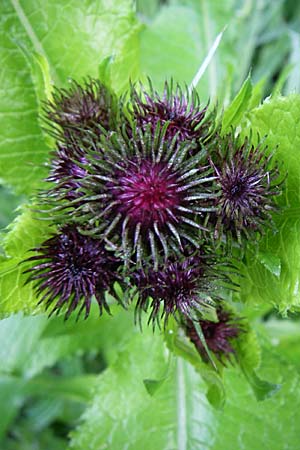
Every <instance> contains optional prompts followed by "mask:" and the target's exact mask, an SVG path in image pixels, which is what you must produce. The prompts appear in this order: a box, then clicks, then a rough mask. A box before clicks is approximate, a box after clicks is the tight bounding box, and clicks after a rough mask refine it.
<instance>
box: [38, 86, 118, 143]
mask: <svg viewBox="0 0 300 450" xmlns="http://www.w3.org/2000/svg"><path fill="white" fill-rule="evenodd" d="M52 97H53V98H52V100H51V101H49V102H48V103H47V104H46V106H45V114H46V119H47V122H48V123H49V124H50V125H51V126H52V128H53V129H54V134H55V135H56V137H58V140H60V141H61V140H62V141H63V142H65V141H66V142H69V140H70V139H72V138H74V137H75V138H77V139H78V138H82V137H83V136H85V134H86V132H88V133H91V134H92V135H94V134H95V135H99V134H101V132H102V131H101V128H103V129H105V130H110V129H113V128H115V126H116V119H117V100H116V97H115V95H114V94H113V93H112V92H111V91H110V90H109V89H108V88H107V87H106V86H105V85H103V84H102V83H101V82H100V81H99V80H95V79H88V80H87V81H85V82H84V83H83V84H82V85H80V84H79V83H77V82H76V81H72V82H71V85H70V87H69V88H68V89H58V88H56V89H55V91H54V93H53V96H52ZM57 126H58V127H57Z"/></svg>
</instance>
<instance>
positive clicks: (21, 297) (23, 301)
mask: <svg viewBox="0 0 300 450" xmlns="http://www.w3.org/2000/svg"><path fill="white" fill-rule="evenodd" d="M32 208H33V206H32V207H25V206H24V207H23V208H22V209H21V211H23V212H22V213H21V214H20V215H19V216H18V217H17V218H16V219H15V220H14V221H13V222H12V223H11V224H10V225H9V227H8V229H7V230H8V232H7V233H6V234H5V235H4V237H3V244H2V245H3V249H4V251H5V253H6V259H4V260H3V261H2V262H0V291H1V298H0V314H1V315H6V314H7V313H12V312H17V311H20V310H21V311H24V312H32V311H38V310H40V308H38V307H37V303H38V300H37V298H36V295H35V294H34V291H33V288H32V285H31V284H25V283H26V280H27V278H28V275H26V274H24V270H25V269H26V268H27V267H28V263H26V264H25V263H24V264H23V261H24V260H25V259H27V258H29V256H30V253H29V250H31V249H33V248H35V247H36V246H38V245H39V244H40V243H41V242H43V241H44V240H45V239H46V238H48V237H49V235H50V233H51V230H52V229H51V227H49V223H48V221H45V220H44V221H42V220H39V219H38V218H37V214H36V213H34V212H33V211H32Z"/></svg>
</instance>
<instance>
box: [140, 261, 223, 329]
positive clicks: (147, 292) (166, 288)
mask: <svg viewBox="0 0 300 450" xmlns="http://www.w3.org/2000/svg"><path fill="white" fill-rule="evenodd" d="M213 280H214V275H213V271H212V268H211V264H210V263H209V262H208V261H207V260H206V259H205V258H204V257H201V256H189V257H186V258H185V259H183V260H182V261H180V262H179V261H169V262H167V263H166V264H165V265H162V266H160V267H159V268H158V270H157V271H156V270H154V269H153V268H152V267H150V268H148V269H147V270H144V269H139V270H138V271H136V272H135V273H133V274H132V283H133V284H135V286H136V290H137V292H138V294H139V298H138V301H137V304H136V314H137V315H139V316H140V315H141V312H142V311H147V309H148V308H149V307H150V309H151V313H150V317H149V322H151V321H152V322H153V325H155V323H156V322H159V319H160V318H163V317H164V318H165V324H166V322H167V320H168V318H169V316H170V315H173V316H176V314H177V313H179V315H183V316H185V317H192V316H193V313H194V312H195V311H201V309H203V308H205V307H207V305H208V304H213V300H212V299H211V297H210V295H211V294H212V292H213V289H214V287H213Z"/></svg>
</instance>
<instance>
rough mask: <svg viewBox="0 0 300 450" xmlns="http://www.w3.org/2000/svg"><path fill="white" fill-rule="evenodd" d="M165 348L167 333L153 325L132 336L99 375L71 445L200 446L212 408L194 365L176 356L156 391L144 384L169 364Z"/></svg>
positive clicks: (138, 447)
mask: <svg viewBox="0 0 300 450" xmlns="http://www.w3.org/2000/svg"><path fill="white" fill-rule="evenodd" d="M150 349H151V350H150ZM150 351H151V358H149V352H150ZM165 353H166V352H165V348H164V343H163V340H162V337H161V336H159V335H158V334H154V335H153V333H152V332H151V330H149V329H148V330H144V332H143V334H142V335H141V334H136V335H135V336H134V337H133V339H132V340H131V342H130V344H129V345H128V346H127V348H126V350H124V352H123V353H121V354H120V357H119V359H118V361H117V362H116V364H114V365H113V366H112V367H111V368H110V369H108V370H107V371H106V372H105V373H104V374H103V375H101V376H100V377H99V384H98V387H97V389H96V391H95V393H94V400H93V402H92V404H91V406H90V407H89V408H88V409H87V411H86V413H84V416H83V419H84V422H83V423H82V424H81V426H80V427H79V428H78V430H77V431H76V433H74V435H73V441H72V444H71V448H74V449H77V450H80V449H86V448H90V449H91V450H94V449H95V450H96V449H98V448H101V446H103V447H105V446H107V447H108V448H110V449H112V450H114V449H115V450H117V449H120V448H123V447H124V445H127V446H128V447H129V448H130V449H131V450H135V449H136V450H140V449H141V448H143V449H145V450H148V449H149V450H153V449H160V450H164V449H167V448H169V449H171V448H172V449H173V448H174V449H175V448H176V449H177V448H182V449H183V448H193V450H197V449H198V448H201V447H199V443H200V441H201V440H202V439H205V438H204V436H203V434H202V431H203V422H204V423H207V422H208V421H209V414H207V409H206V406H207V401H206V399H205V396H204V395H203V394H201V390H203V389H204V385H203V382H202V381H201V379H200V377H199V375H198V374H197V373H196V372H195V370H194V369H193V368H192V366H190V365H189V364H188V363H186V362H184V361H183V360H182V359H181V358H176V360H174V364H173V365H172V369H171V370H170V374H169V377H168V378H167V379H166V380H165V381H164V383H163V384H162V385H161V386H160V388H159V389H158V390H157V391H156V392H155V393H154V395H152V396H150V395H149V394H148V392H147V390H146V388H145V386H144V383H143V380H144V379H145V378H149V375H150V376H151V375H156V376H157V375H159V373H160V372H161V371H164V370H165V367H166V364H167V358H166V356H165ZM202 421H203V422H202ZM99 424H101V426H99ZM96 429H97V432H96V433H95V430H96ZM207 433H208V434H209V431H208V430H206V434H207Z"/></svg>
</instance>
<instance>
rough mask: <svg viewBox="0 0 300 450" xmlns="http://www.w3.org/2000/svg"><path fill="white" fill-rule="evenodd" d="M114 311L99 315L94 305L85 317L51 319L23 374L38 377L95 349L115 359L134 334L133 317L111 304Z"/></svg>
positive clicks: (107, 358) (107, 360)
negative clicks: (73, 357) (65, 360)
mask: <svg viewBox="0 0 300 450" xmlns="http://www.w3.org/2000/svg"><path fill="white" fill-rule="evenodd" d="M111 313H112V316H109V315H107V314H104V315H103V316H101V317H99V311H98V307H97V305H95V304H94V305H92V308H91V313H90V315H89V317H88V318H87V319H86V320H84V319H79V320H78V321H76V319H75V318H73V317H71V318H70V319H69V320H68V322H65V321H64V319H63V317H57V318H53V319H51V320H49V321H48V322H47V328H46V329H45V330H44V333H43V335H42V336H41V338H40V339H39V341H38V342H37V343H36V346H35V350H34V352H32V354H31V355H30V356H29V357H28V358H27V359H26V361H25V363H24V364H23V372H24V375H25V376H26V377H32V376H35V375H37V374H39V373H40V372H41V371H42V370H43V369H44V368H46V367H51V366H53V365H54V364H56V363H57V362H58V361H60V360H63V359H64V358H66V357H67V356H70V355H74V354H82V353H83V352H92V351H95V350H97V351H100V350H101V353H102V354H103V356H104V358H105V361H106V363H107V364H110V363H112V362H114V361H115V359H116V357H117V352H118V351H120V348H122V346H124V345H125V344H126V342H127V341H128V340H129V339H130V337H131V335H132V332H133V317H132V314H130V313H129V312H128V311H124V310H123V309H121V308H120V307H119V306H118V305H115V306H112V307H111ZM0 326H1V322H0ZM108 336H109V339H108V338H107V337H108Z"/></svg>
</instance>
